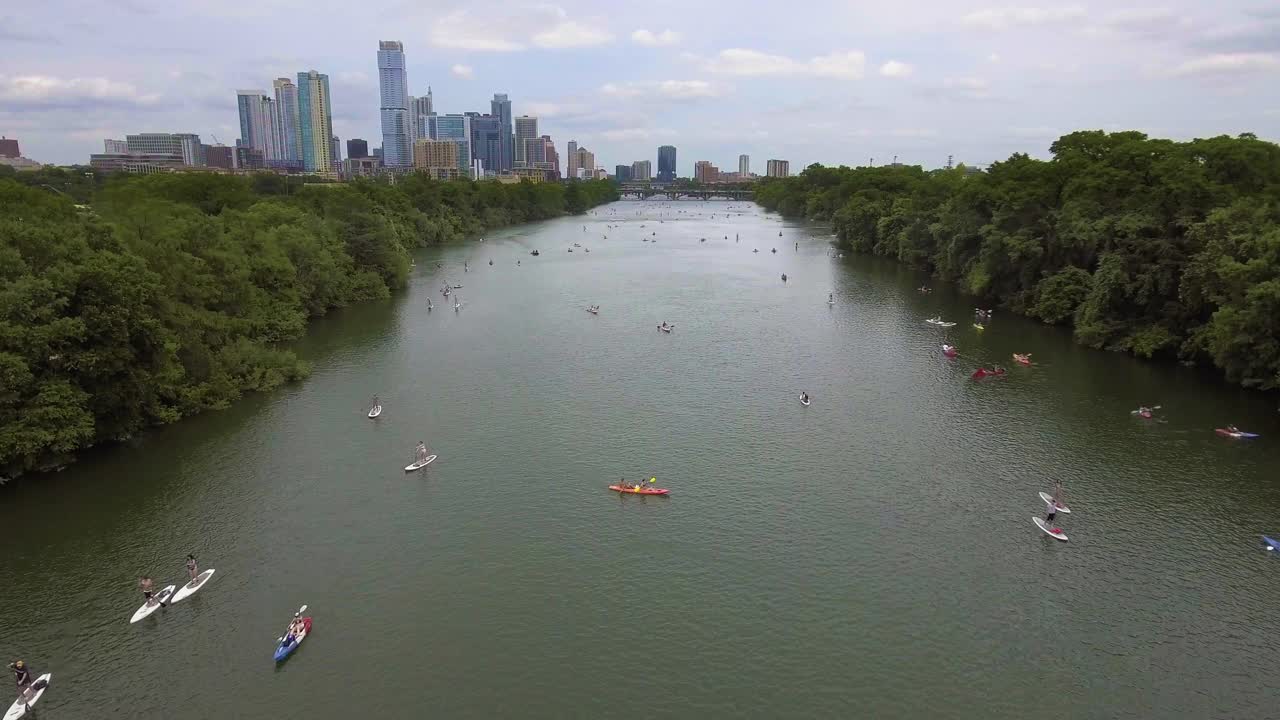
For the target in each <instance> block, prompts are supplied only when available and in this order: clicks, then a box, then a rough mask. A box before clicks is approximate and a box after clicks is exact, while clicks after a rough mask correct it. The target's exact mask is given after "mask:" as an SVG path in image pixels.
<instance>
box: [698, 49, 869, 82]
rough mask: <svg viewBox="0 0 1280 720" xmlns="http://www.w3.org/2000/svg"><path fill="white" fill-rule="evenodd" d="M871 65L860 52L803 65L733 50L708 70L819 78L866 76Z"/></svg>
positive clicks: (723, 52)
mask: <svg viewBox="0 0 1280 720" xmlns="http://www.w3.org/2000/svg"><path fill="white" fill-rule="evenodd" d="M866 64H867V58H866V56H865V55H864V54H863V53H862V52H861V51H859V50H844V51H839V52H833V53H829V54H827V55H821V56H818V57H813V58H809V60H807V61H804V62H801V61H799V60H794V59H792V58H789V57H787V56H785V55H770V54H768V53H763V52H760V51H759V50H748V49H746V48H729V49H728V50H721V51H720V53H719V54H718V55H717V56H716V57H714V58H712V59H711V60H709V61H707V63H706V64H705V67H706V69H707V71H709V72H714V73H721V74H724V75H747V76H750V75H814V76H818V77H842V78H850V79H856V78H860V77H862V73H863V70H864V68H865V67H866Z"/></svg>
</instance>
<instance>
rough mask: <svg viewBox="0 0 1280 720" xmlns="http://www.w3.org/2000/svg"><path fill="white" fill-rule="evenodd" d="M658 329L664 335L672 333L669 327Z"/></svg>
mask: <svg viewBox="0 0 1280 720" xmlns="http://www.w3.org/2000/svg"><path fill="white" fill-rule="evenodd" d="M658 329H659V330H661V331H662V332H664V333H669V332H671V328H669V327H659V328H658Z"/></svg>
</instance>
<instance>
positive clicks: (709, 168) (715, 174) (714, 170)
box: [693, 160, 720, 183]
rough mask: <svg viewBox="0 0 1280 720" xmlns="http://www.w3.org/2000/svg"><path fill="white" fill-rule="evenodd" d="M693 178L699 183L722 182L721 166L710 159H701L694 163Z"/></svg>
mask: <svg viewBox="0 0 1280 720" xmlns="http://www.w3.org/2000/svg"><path fill="white" fill-rule="evenodd" d="M693 180H694V182H699V183H714V182H720V168H718V167H716V166H715V165H712V164H711V161H709V160H699V161H697V162H695V163H694V164H693Z"/></svg>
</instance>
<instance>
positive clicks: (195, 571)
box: [187, 398, 376, 586]
mask: <svg viewBox="0 0 1280 720" xmlns="http://www.w3.org/2000/svg"><path fill="white" fill-rule="evenodd" d="M375 400H376V398H375ZM187 574H188V575H190V576H191V582H190V583H188V585H191V586H194V585H195V584H196V576H197V575H199V574H200V568H199V567H198V566H197V565H196V556H195V555H187Z"/></svg>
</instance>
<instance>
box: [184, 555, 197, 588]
mask: <svg viewBox="0 0 1280 720" xmlns="http://www.w3.org/2000/svg"><path fill="white" fill-rule="evenodd" d="M187 574H188V575H190V576H191V582H190V583H188V584H189V585H193V586H194V585H195V584H196V576H197V575H199V574H200V568H199V567H198V566H197V565H196V556H195V555H187Z"/></svg>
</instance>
